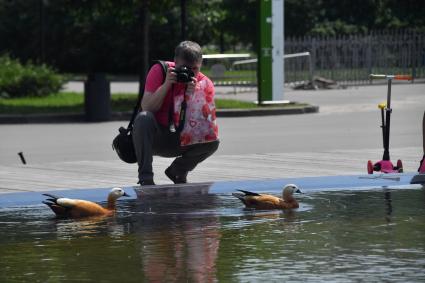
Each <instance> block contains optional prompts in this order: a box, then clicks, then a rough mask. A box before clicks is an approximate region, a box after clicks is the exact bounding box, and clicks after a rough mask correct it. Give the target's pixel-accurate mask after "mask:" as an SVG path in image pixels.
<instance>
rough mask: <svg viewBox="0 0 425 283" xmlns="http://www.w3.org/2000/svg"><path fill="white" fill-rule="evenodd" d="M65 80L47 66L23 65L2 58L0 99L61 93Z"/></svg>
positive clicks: (0, 57)
mask: <svg viewBox="0 0 425 283" xmlns="http://www.w3.org/2000/svg"><path fill="white" fill-rule="evenodd" d="M64 81H65V79H64V77H63V76H62V75H60V74H58V73H56V72H55V71H54V70H53V69H52V68H51V67H49V66H46V65H34V64H32V63H28V64H26V65H22V64H21V63H20V62H19V61H18V60H14V59H11V58H10V57H9V56H7V55H3V56H0V97H3V98H12V97H28V96H33V97H43V96H47V95H49V94H52V93H56V92H58V91H60V89H61V88H62V85H63V83H64Z"/></svg>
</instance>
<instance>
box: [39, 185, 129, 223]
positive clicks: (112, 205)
mask: <svg viewBox="0 0 425 283" xmlns="http://www.w3.org/2000/svg"><path fill="white" fill-rule="evenodd" d="M43 195H45V196H48V197H49V198H48V199H46V200H45V201H43V203H44V204H46V205H47V206H49V207H50V208H51V209H52V210H53V212H54V213H55V214H56V216H57V217H60V218H80V217H88V216H110V215H113V214H114V213H115V210H116V200H117V199H119V198H120V197H123V196H124V197H128V196H129V195H128V194H127V193H126V192H124V190H123V189H121V188H113V189H112V190H111V191H110V192H109V195H108V205H107V206H106V207H102V206H100V205H99V204H97V203H94V202H91V201H87V200H81V199H70V198H62V197H58V196H55V195H52V194H43Z"/></svg>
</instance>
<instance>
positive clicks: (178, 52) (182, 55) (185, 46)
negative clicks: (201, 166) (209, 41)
mask: <svg viewBox="0 0 425 283" xmlns="http://www.w3.org/2000/svg"><path fill="white" fill-rule="evenodd" d="M174 57H175V58H179V59H182V60H184V61H185V62H187V63H189V64H192V63H197V62H201V61H202V49H201V46H199V44H198V43H196V42H193V41H189V40H186V41H182V42H180V43H179V45H177V47H176V49H175V51H174Z"/></svg>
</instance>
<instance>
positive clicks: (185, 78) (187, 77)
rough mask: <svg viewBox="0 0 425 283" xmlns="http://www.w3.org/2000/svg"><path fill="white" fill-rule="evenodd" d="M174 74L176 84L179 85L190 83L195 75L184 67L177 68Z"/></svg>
mask: <svg viewBox="0 0 425 283" xmlns="http://www.w3.org/2000/svg"><path fill="white" fill-rule="evenodd" d="M174 73H176V75H177V82H179V83H188V82H191V81H192V78H193V77H195V74H194V73H193V71H192V70H191V69H190V68H188V67H186V66H181V67H179V68H176V69H175V70H174Z"/></svg>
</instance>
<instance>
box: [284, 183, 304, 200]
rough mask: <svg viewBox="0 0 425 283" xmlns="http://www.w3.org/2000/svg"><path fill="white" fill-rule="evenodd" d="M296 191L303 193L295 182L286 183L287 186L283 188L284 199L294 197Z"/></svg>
mask: <svg viewBox="0 0 425 283" xmlns="http://www.w3.org/2000/svg"><path fill="white" fill-rule="evenodd" d="M294 193H299V194H301V191H300V189H299V188H298V186H297V185H295V184H288V185H285V187H284V188H283V193H282V195H283V199H288V198H292V195H293V194H294Z"/></svg>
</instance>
